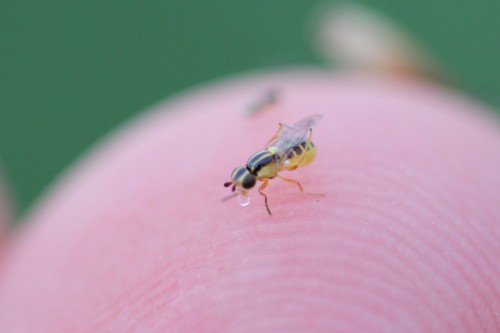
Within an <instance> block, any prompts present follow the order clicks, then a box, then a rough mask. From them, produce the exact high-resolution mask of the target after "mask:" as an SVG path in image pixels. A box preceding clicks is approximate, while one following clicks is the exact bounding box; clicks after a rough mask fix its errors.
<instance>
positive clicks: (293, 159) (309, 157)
mask: <svg viewBox="0 0 500 333" xmlns="http://www.w3.org/2000/svg"><path fill="white" fill-rule="evenodd" d="M288 156H289V157H288V159H287V160H286V161H285V163H283V166H282V167H281V169H282V170H295V169H297V168H298V167H305V166H306V165H308V164H310V163H311V162H312V161H314V158H315V157H316V146H314V144H313V143H312V142H309V144H307V142H302V143H300V144H298V145H296V146H295V147H293V148H292V149H291V150H290V151H289V152H288Z"/></svg>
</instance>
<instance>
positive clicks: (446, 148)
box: [0, 70, 500, 332]
mask: <svg viewBox="0 0 500 333" xmlns="http://www.w3.org/2000/svg"><path fill="white" fill-rule="evenodd" d="M269 86H276V87H280V92H282V93H281V94H280V100H279V101H277V102H275V104H274V105H273V107H272V108H270V109H268V110H265V111H263V112H261V113H257V114H254V115H250V116H249V115H248V114H247V113H245V109H246V107H247V106H248V105H251V103H252V102H253V101H255V98H259V96H260V94H261V93H262V91H263V90H265V87H269ZM481 109H482V108H481V107H479V106H477V105H475V104H474V103H469V102H467V101H466V100H465V99H464V98H462V97H461V96H458V95H454V94H450V93H449V92H446V91H443V90H440V89H439V88H438V87H435V86H428V85H425V84H418V83H411V82H407V81H392V80H388V79H382V78H379V77H365V76H356V77H351V76H348V75H339V76H332V75H331V74H328V73H322V72H318V71H305V70H304V71H294V72H281V73H265V74H262V75H256V76H250V77H244V78H236V79H233V80H231V81H229V82H227V81H225V82H222V83H220V84H218V85H211V86H209V87H207V88H205V89H202V90H201V91H197V92H192V93H189V94H186V95H185V96H184V97H182V98H179V99H176V100H174V101H170V102H168V103H165V104H163V105H161V106H159V107H158V108H157V109H156V110H155V111H153V113H152V114H149V115H147V116H145V117H143V118H141V119H138V120H136V121H135V122H134V123H133V124H132V125H129V126H128V127H126V128H125V129H122V130H121V131H120V132H119V133H118V134H115V135H113V136H112V137H111V138H108V140H106V142H105V143H103V144H102V145H100V146H99V147H98V148H97V149H96V150H95V151H94V152H93V153H91V155H90V156H87V157H86V158H85V159H84V160H83V161H81V162H80V164H79V165H78V166H77V167H76V168H75V169H73V170H72V171H71V172H70V173H69V174H68V175H66V176H65V177H64V178H63V179H62V180H61V182H60V183H59V185H58V186H57V187H56V188H55V189H53V190H52V192H51V193H50V195H48V196H47V197H46V199H45V200H44V201H43V202H42V203H41V204H40V205H39V206H38V208H37V209H36V210H34V211H33V212H32V213H31V214H30V216H29V218H28V221H27V222H28V223H30V224H31V225H32V226H31V227H29V228H27V230H25V231H24V232H23V234H22V235H20V240H21V241H20V242H17V244H15V247H14V249H13V251H12V252H11V253H9V265H8V267H7V269H6V270H4V276H3V279H2V283H0V328H3V329H4V330H5V331H16V330H20V329H21V328H24V329H25V330H26V331H33V330H37V331H47V332H49V331H78V330H84V329H88V330H94V331H95V330H102V331H105V330H108V331H126V330H132V329H134V328H143V329H146V328H147V329H150V331H164V330H165V329H171V330H173V331H175V330H178V331H205V332H212V331H213V332H220V331H238V330H240V331H241V330H244V329H247V330H248V331H287V332H293V331H316V332H321V331H331V330H335V329H338V330H341V331H372V332H376V331H405V332H412V331H414V332H417V331H428V332H433V331H436V332H437V331H460V330H462V331H463V330H464V328H465V329H466V330H467V329H470V330H474V329H475V328H480V327H489V328H491V330H492V331H493V330H494V329H495V328H498V323H497V322H496V321H495V320H496V318H495V317H494V313H495V311H498V307H497V305H496V304H495V303H494V297H495V296H496V295H494V294H493V293H494V292H495V290H498V288H496V287H497V285H496V284H495V283H496V282H495V281H491V280H488V277H489V276H496V275H498V274H497V273H499V272H498V270H499V268H498V267H497V266H495V265H494V264H492V263H494V262H495V256H496V255H497V254H498V253H499V249H498V245H496V244H495V242H494V238H493V237H494V235H493V234H488V231H489V230H492V228H493V229H494V228H495V225H494V223H495V218H496V217H497V216H499V214H500V212H499V211H498V210H499V208H498V206H497V203H496V198H497V197H498V194H499V193H498V187H496V184H498V179H499V178H498V175H497V173H496V171H495V170H496V169H497V168H496V166H500V153H499V152H500V150H499V149H498V148H499V134H498V133H499V132H498V125H497V124H495V125H492V124H491V123H492V122H491V121H489V120H485V119H484V117H481V116H478V113H479V112H480V111H481ZM315 113H321V114H323V115H324V118H323V119H322V120H321V122H319V123H318V125H317V127H315V130H314V142H315V145H316V146H317V148H318V156H317V158H316V160H315V161H314V163H312V164H311V165H310V166H308V167H307V168H304V169H303V170H296V171H294V172H293V173H291V172H290V173H288V174H287V175H290V176H292V175H293V176H294V177H295V176H296V177H297V179H299V180H300V181H301V183H302V185H303V186H304V188H305V190H306V191H310V192H318V193H325V196H324V197H321V198H314V197H309V196H307V195H304V194H302V193H300V191H298V190H297V188H296V186H290V184H287V183H285V182H281V183H280V182H279V180H278V179H274V180H272V181H271V182H270V186H269V188H268V189H266V193H268V195H269V204H270V208H271V210H272V212H273V215H272V216H269V215H268V214H267V212H266V209H265V206H264V202H263V200H264V199H263V198H262V197H261V196H260V195H259V194H258V193H256V192H255V191H254V193H252V204H250V205H249V206H247V207H240V206H239V205H237V204H236V203H235V202H232V201H228V202H225V203H221V202H220V199H221V198H222V197H224V196H225V195H227V190H228V189H227V188H224V187H223V186H221V185H222V184H223V183H224V181H225V180H227V177H228V176H229V174H230V173H231V171H232V170H233V168H234V167H235V166H236V165H241V164H243V163H244V162H245V161H246V159H247V158H248V156H249V155H250V154H252V153H254V152H255V151H256V150H258V149H259V148H260V147H261V146H262V145H264V144H265V142H266V141H267V140H268V139H269V138H270V137H271V136H272V134H273V133H275V131H276V124H277V123H279V122H285V123H293V122H295V121H297V120H299V119H302V118H303V117H304V116H307V115H310V114H315ZM475 260H476V261H475ZM476 263H477V264H476ZM488 264H489V265H488ZM472 265H474V266H472ZM34 271H35V272H36V274H37V278H36V279H33V278H32V272H34ZM495 288H496V289H495ZM40 299H43V300H44V302H43V304H41V302H38V301H37V300H40ZM68 314H70V315H68ZM61 316H63V317H64V320H61V319H60V318H61ZM26 318H29V320H26ZM0 330H1V329H0Z"/></svg>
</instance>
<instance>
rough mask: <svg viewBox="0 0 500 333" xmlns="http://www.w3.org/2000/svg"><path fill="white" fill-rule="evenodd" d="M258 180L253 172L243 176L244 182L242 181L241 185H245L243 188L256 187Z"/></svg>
mask: <svg viewBox="0 0 500 333" xmlns="http://www.w3.org/2000/svg"><path fill="white" fill-rule="evenodd" d="M256 181H257V179H256V178H255V176H254V175H252V174H249V175H247V176H245V178H243V182H242V183H241V186H243V188H246V189H249V188H252V187H254V185H255V182H256Z"/></svg>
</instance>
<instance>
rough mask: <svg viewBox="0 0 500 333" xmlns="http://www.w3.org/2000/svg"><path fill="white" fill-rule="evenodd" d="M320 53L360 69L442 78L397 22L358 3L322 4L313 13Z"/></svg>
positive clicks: (314, 32)
mask: <svg viewBox="0 0 500 333" xmlns="http://www.w3.org/2000/svg"><path fill="white" fill-rule="evenodd" d="M312 22H313V27H312V30H313V36H314V39H315V46H316V48H317V50H318V53H319V54H320V55H321V56H322V57H323V58H325V59H326V60H327V61H328V62H330V63H335V64H339V65H340V66H342V67H347V68H350V69H358V70H371V71H379V72H385V73H391V74H398V75H408V74H410V75H413V76H414V75H418V76H426V77H432V78H434V79H443V78H445V77H446V76H445V75H444V73H443V72H442V70H441V67H440V66H437V64H436V63H435V62H434V61H432V59H431V57H430V56H429V55H428V54H427V53H426V52H425V51H424V50H423V47H421V46H420V45H418V43H417V42H416V41H415V39H414V38H413V37H412V36H410V34H409V33H407V32H405V31H404V30H403V28H401V27H399V26H398V25H397V24H396V23H393V22H391V21H390V20H389V19H387V18H386V17H384V16H382V15H381V14H379V13H376V12H375V11H373V10H371V9H369V8H367V7H364V6H361V5H359V4H354V3H347V4H342V5H338V4H336V5H332V4H323V5H322V6H320V7H318V9H317V10H316V11H314V12H313V17H312Z"/></svg>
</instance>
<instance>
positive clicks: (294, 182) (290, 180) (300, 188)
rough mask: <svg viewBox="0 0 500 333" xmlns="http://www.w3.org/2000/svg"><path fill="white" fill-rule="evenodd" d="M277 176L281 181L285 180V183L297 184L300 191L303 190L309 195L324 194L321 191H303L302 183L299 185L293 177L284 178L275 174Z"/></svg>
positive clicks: (319, 195) (320, 195)
mask: <svg viewBox="0 0 500 333" xmlns="http://www.w3.org/2000/svg"><path fill="white" fill-rule="evenodd" d="M277 176H278V178H279V179H281V180H283V181H285V182H287V183H292V184H297V186H298V187H299V190H300V192H304V193H306V194H309V195H314V196H318V197H322V196H324V194H323V193H310V192H305V191H304V188H303V187H302V185H300V183H299V182H298V181H297V180H295V179H290V178H285V177H283V176H280V175H277Z"/></svg>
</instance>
